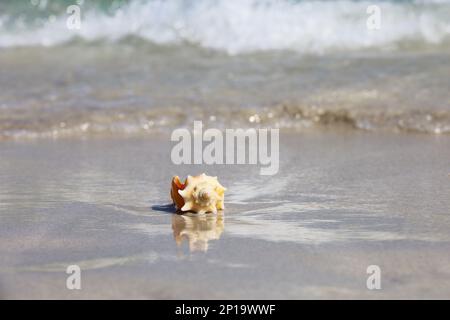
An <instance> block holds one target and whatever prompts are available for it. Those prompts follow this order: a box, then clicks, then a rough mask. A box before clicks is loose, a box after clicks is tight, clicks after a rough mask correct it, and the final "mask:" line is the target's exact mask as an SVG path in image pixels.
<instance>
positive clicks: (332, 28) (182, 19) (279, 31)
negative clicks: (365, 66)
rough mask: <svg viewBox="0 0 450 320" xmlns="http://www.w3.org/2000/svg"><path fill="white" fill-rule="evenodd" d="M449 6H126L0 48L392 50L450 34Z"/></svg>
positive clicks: (219, 0) (3, 42) (441, 0)
mask: <svg viewBox="0 0 450 320" xmlns="http://www.w3.org/2000/svg"><path fill="white" fill-rule="evenodd" d="M373 4H377V5H379V7H380V8H381V29H380V30H369V29H368V28H367V26H366V21H367V18H368V16H369V15H368V14H367V12H366V10H367V7H368V6H369V5H373ZM449 16H450V1H448V0H435V1H422V0H418V1H414V2H399V3H396V2H386V1H383V2H376V1H375V2H372V1H362V2H355V1H348V0H343V1H332V2H330V1H300V2H293V1H288V0H216V1H214V0H198V1H195V2H188V1H183V0H175V1H161V0H154V1H147V2H142V1H132V2H130V3H129V4H128V5H127V6H125V7H122V8H120V9H118V10H116V11H115V13H114V14H113V15H108V14H106V13H104V12H99V11H95V10H90V11H89V10H88V11H87V12H83V11H82V28H81V30H69V29H67V27H66V16H64V15H62V16H60V17H58V18H57V19H56V21H54V22H52V23H50V22H49V23H47V24H45V25H44V26H42V27H40V28H38V29H35V30H21V31H18V30H15V31H6V29H5V27H2V25H0V35H1V37H0V46H1V47H11V46H25V45H44V46H49V45H55V44H59V43H63V42H65V41H68V40H70V39H72V38H73V37H75V36H78V37H81V38H83V39H86V40H88V41H93V40H99V39H107V40H111V41H116V40H119V39H122V38H123V37H126V36H129V35H134V36H138V37H142V38H143V39H146V40H148V41H151V42H153V43H156V44H182V43H184V42H187V43H190V44H195V45H198V46H201V47H203V48H209V49H216V50H223V51H226V52H228V53H229V54H238V53H249V52H258V51H267V50H294V51H297V52H300V53H323V52H328V51H332V50H359V49H366V48H385V47H386V48H392V47H395V46H396V45H397V44H398V43H399V42H403V41H418V42H424V43H425V44H440V43H443V42H445V41H446V40H448V39H449V37H450V20H449V19H448V17H449Z"/></svg>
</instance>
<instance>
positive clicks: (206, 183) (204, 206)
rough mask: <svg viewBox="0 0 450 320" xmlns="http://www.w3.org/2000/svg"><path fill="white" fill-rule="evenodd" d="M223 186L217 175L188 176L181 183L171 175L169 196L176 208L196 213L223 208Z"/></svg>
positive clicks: (215, 211)
mask: <svg viewBox="0 0 450 320" xmlns="http://www.w3.org/2000/svg"><path fill="white" fill-rule="evenodd" d="M225 190H226V188H224V187H223V186H222V185H221V184H220V183H219V181H218V180H217V177H210V176H207V175H206V174H204V173H203V174H201V175H198V176H195V177H193V176H188V177H187V179H186V181H185V182H184V183H182V182H181V181H180V178H179V177H178V176H175V177H173V179H172V187H171V190H170V196H171V198H172V200H173V204H174V205H175V207H176V208H177V210H181V211H184V212H185V211H192V212H197V213H206V212H213V213H217V210H223V209H224V208H225V207H224V204H223V201H224V194H225Z"/></svg>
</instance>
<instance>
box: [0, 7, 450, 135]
mask: <svg viewBox="0 0 450 320" xmlns="http://www.w3.org/2000/svg"><path fill="white" fill-rule="evenodd" d="M74 3H75V2H73V1H54V0H31V1H14V2H12V1H0V139H3V140H9V139H30V138H31V139H33V138H63V137H91V136H98V135H101V136H110V135H147V134H153V133H154V132H159V131H170V130H172V129H173V128H175V127H180V126H191V125H192V121H193V120H194V119H198V120H203V121H205V122H207V123H208V125H210V126H215V127H219V128H225V127H247V126H261V127H278V128H284V129H288V130H308V129H309V128H312V127H313V128H317V127H320V126H348V127H351V128H355V129H362V130H371V131H375V132H376V131H380V130H381V131H386V130H387V131H403V132H422V133H428V134H445V133H449V132H450V90H449V89H450V19H449V17H450V1H447V0H435V1H420V0H413V1H406V0H405V1H289V0H259V1H258V0H243V1H226V0H199V1H181V0H174V1H157V0H148V1H140V0H131V1H98V2H97V1H96V2H91V1H78V2H77V3H78V6H79V8H80V12H81V16H80V17H81V20H80V23H81V24H80V25H81V29H79V30H72V29H69V28H68V27H67V25H66V22H67V19H68V17H69V14H68V13H67V12H66V10H67V7H68V6H69V5H73V4H74ZM370 5H377V6H378V7H379V8H380V14H381V15H380V29H377V30H371V29H368V28H367V19H368V18H369V16H370V14H368V13H367V8H368V7H369V6H370Z"/></svg>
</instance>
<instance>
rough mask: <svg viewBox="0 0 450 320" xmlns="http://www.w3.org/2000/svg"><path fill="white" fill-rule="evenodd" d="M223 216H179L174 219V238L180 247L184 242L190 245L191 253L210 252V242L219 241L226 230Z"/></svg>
mask: <svg viewBox="0 0 450 320" xmlns="http://www.w3.org/2000/svg"><path fill="white" fill-rule="evenodd" d="M224 228H225V226H224V217H223V215H222V214H217V215H214V214H208V215H198V216H193V215H189V214H186V215H177V214H174V215H173V217H172V230H173V237H174V239H175V242H176V243H177V245H178V246H181V245H182V244H183V242H184V241H187V242H188V243H189V250H190V251H204V252H206V251H207V250H208V246H209V245H208V242H209V241H210V240H218V239H219V238H220V236H221V235H222V232H223V230H224Z"/></svg>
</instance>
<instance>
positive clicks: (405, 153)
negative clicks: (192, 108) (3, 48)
mask: <svg viewBox="0 0 450 320" xmlns="http://www.w3.org/2000/svg"><path fill="white" fill-rule="evenodd" d="M171 147H172V145H171V143H170V140H169V137H168V136H166V135H159V136H158V135H154V136H152V137H142V138H129V139H125V138H124V139H112V138H111V139H95V138H93V139H90V140H68V139H66V140H64V139H61V140H55V141H52V140H34V141H20V142H19V141H5V142H1V144H0V150H1V157H0V179H1V181H2V183H1V184H0V221H1V223H0V256H1V259H0V298H4V299H5V298H6V299H16V298H37V299H46V298H64V299H72V298H125V299H128V298H151V299H162V298H168V299H172V298H180V299H197V298H207V299H210V298H219V299H237V298H245V299H246V298H248V299H251V298H255V299H256V298H262V299H265V298H273V299H279V298H286V299H310V298H332V299H335V298H344V299H347V298H369V299H372V298H373V299H377V298H401V299H403V298H405V299H409V298H447V299H448V298H449V297H450V270H449V268H448V266H449V265H450V253H449V252H450V215H449V213H450V212H449V208H450V197H449V191H450V176H449V173H450V160H449V159H450V137H449V136H445V135H441V136H439V135H437V136H434V135H421V134H417V135H416V134H404V133H402V134H396V133H381V132H378V133H376V134H373V133H370V132H362V131H354V130H339V129H336V130H332V131H331V130H329V131H328V130H322V131H321V132H319V131H308V132H304V133H288V132H286V131H282V132H281V133H280V171H279V173H278V174H277V175H275V176H272V177H267V176H260V175H259V167H258V166H249V165H239V166H238V165H231V166H230V165H228V166H225V165H224V166H195V165H191V166H176V165H173V164H172V163H171V161H170V151H171ZM200 172H206V173H208V174H210V175H218V176H219V178H220V180H221V182H222V184H223V185H224V186H226V187H228V192H227V194H226V206H227V207H226V210H225V211H224V212H223V213H222V214H220V215H218V216H214V215H207V216H202V217H198V216H188V215H186V216H180V215H176V214H173V210H172V208H171V206H170V205H169V204H170V200H169V190H168V188H169V182H170V179H171V177H172V175H174V174H177V175H180V176H184V175H186V174H188V173H190V174H195V173H200ZM72 264H77V265H79V266H80V267H81V270H82V289H81V290H78V291H77V290H68V289H66V277H67V274H66V273H65V270H66V268H67V266H68V265H72ZM369 265H378V266H379V267H380V268H381V273H382V276H381V285H382V289H381V290H368V289H367V288H366V280H367V277H368V274H367V273H366V268H367V267H368V266H369Z"/></svg>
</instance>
